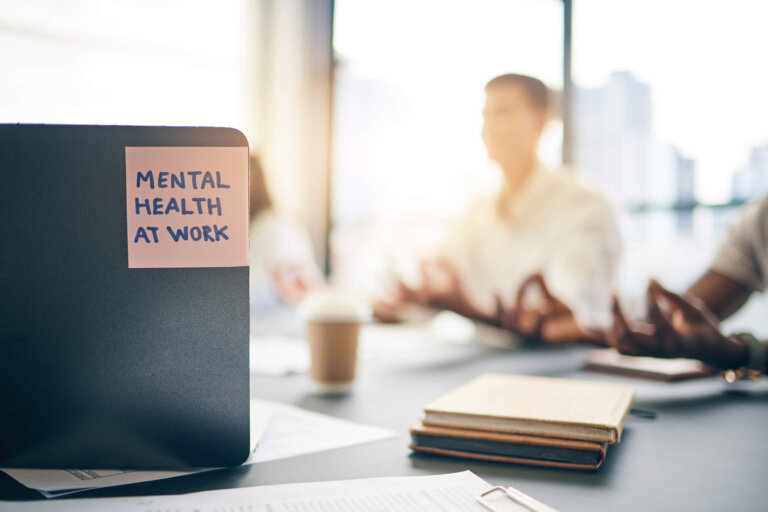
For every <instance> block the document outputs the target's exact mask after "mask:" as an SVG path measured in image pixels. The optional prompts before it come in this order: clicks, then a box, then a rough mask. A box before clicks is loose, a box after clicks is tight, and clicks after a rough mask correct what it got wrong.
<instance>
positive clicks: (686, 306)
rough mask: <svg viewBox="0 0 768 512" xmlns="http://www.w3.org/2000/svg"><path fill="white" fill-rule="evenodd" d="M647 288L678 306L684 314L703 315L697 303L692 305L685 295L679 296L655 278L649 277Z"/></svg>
mask: <svg viewBox="0 0 768 512" xmlns="http://www.w3.org/2000/svg"><path fill="white" fill-rule="evenodd" d="M649 289H651V290H652V291H653V293H654V294H655V295H657V296H661V297H664V299H665V300H667V301H668V302H670V303H671V304H672V305H674V306H676V307H678V308H680V309H681V310H682V311H683V313H685V314H686V315H689V316H692V317H702V316H705V315H704V312H703V311H701V309H699V307H697V305H694V304H693V303H692V302H691V301H689V300H688V299H686V298H685V297H681V296H680V295H678V294H676V293H674V292H671V291H669V290H667V289H666V288H664V287H663V286H661V284H659V282H658V281H656V280H653V279H651V282H650V285H649Z"/></svg>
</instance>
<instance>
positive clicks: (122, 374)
mask: <svg viewBox="0 0 768 512" xmlns="http://www.w3.org/2000/svg"><path fill="white" fill-rule="evenodd" d="M247 176H248V143H247V141H246V139H245V137H244V136H243V135H242V133H240V132H238V131H237V130H233V129H228V128H200V127H140V126H73V125H0V179H1V180H2V181H1V182H0V467H20V468H21V467H27V468H104V469H107V468H142V469H149V468H158V469H160V468H163V469H176V468H187V467H212V466H213V467H219V466H234V465H238V464H240V463H242V462H243V461H244V460H245V459H246V458H247V457H248V455H249V452H250V449H251V447H250V444H251V443H250V439H249V373H248V344H249V341H248V323H249V319H248V315H249V310H248V206H247V205H248V198H247V195H248V186H247V184H248V181H247V180H248V178H247Z"/></svg>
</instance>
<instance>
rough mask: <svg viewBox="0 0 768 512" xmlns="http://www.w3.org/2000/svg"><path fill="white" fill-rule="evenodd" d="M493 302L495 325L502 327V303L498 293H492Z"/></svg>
mask: <svg viewBox="0 0 768 512" xmlns="http://www.w3.org/2000/svg"><path fill="white" fill-rule="evenodd" d="M493 302H494V304H495V305H496V320H495V322H496V325H498V326H499V327H502V328H504V327H505V325H504V317H505V315H504V303H503V302H502V301H501V295H500V294H499V293H495V294H493Z"/></svg>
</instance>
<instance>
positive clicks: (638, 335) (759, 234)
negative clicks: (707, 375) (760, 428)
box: [608, 196, 768, 378]
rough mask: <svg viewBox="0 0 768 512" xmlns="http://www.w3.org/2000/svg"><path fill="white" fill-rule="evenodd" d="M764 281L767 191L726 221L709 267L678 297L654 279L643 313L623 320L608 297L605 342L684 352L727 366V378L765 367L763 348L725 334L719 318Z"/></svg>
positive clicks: (641, 350) (744, 336)
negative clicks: (609, 318) (609, 322)
mask: <svg viewBox="0 0 768 512" xmlns="http://www.w3.org/2000/svg"><path fill="white" fill-rule="evenodd" d="M766 286H768V196H766V197H764V198H763V199H762V200H761V201H760V203H759V204H757V205H750V206H749V207H747V208H746V209H745V212H744V214H743V215H742V217H741V219H740V220H739V221H738V222H736V223H735V224H734V225H733V226H731V228H730V230H729V232H728V237H727V238H726V240H725V241H724V242H723V244H722V245H721V246H720V248H719V249H718V251H717V253H716V255H715V258H714V261H713V262H712V265H711V266H710V268H709V270H708V271H707V272H705V273H704V275H702V276H701V277H700V278H699V279H698V280H697V281H696V282H695V283H694V284H693V285H691V287H690V288H689V289H688V291H687V292H686V293H685V295H683V296H680V295H677V294H675V293H673V292H671V291H669V290H666V289H665V288H663V287H662V286H661V285H660V284H659V283H657V282H656V281H651V283H650V285H649V286H648V292H647V296H646V299H647V304H648V318H647V321H645V322H633V324H632V325H630V323H629V322H628V321H627V319H626V316H625V315H624V312H623V311H622V309H621V306H620V305H619V302H618V300H617V299H616V298H615V297H614V299H613V310H614V323H613V328H612V329H611V331H610V332H609V333H608V341H609V342H610V344H611V345H613V346H614V347H615V348H617V349H618V350H619V351H621V352H623V353H626V354H630V355H646V356H655V357H672V358H674V357H687V358H693V359H700V360H702V361H704V362H705V363H708V364H709V365H711V366H713V367H715V368H719V369H723V370H731V378H737V377H741V376H744V375H748V374H750V375H753V376H759V375H761V374H764V373H765V371H766V362H767V361H768V353H767V350H768V347H766V345H764V344H761V343H760V342H759V341H758V340H757V339H755V337H754V336H752V335H750V334H748V333H737V334H733V335H730V336H727V335H725V334H723V333H722V332H721V331H720V321H721V320H723V319H725V318H727V317H729V316H730V315H732V314H733V313H735V312H736V311H737V310H738V309H739V308H741V306H743V305H744V303H746V301H747V300H748V299H749V297H750V296H751V295H752V293H754V292H756V291H759V292H763V291H765V289H766Z"/></svg>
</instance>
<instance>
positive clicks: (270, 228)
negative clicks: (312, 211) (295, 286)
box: [249, 209, 320, 316]
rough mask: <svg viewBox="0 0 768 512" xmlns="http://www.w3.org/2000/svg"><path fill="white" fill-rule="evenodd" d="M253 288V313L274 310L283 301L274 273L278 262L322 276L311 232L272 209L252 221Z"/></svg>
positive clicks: (251, 282)
mask: <svg viewBox="0 0 768 512" xmlns="http://www.w3.org/2000/svg"><path fill="white" fill-rule="evenodd" d="M250 259H251V269H250V273H249V278H250V279H249V281H250V282H249V291H250V303H251V313H252V316H253V315H260V314H268V313H272V312H273V310H274V309H275V308H278V307H280V306H281V305H283V302H282V300H281V299H280V294H279V293H278V291H277V288H276V286H275V284H274V281H273V279H272V276H271V274H270V273H271V272H272V270H273V269H274V268H275V266H277V265H286V264H287V265H296V266H298V267H300V268H301V269H302V270H303V272H304V273H305V276H308V277H312V278H316V279H318V280H319V278H320V271H319V269H318V268H317V264H316V263H315V259H314V256H313V253H312V242H311V241H310V239H309V233H307V231H306V229H304V228H303V227H302V226H301V225H299V224H298V223H296V222H293V221H291V220H289V219H288V218H286V217H283V216H281V215H280V214H278V213H276V212H275V211H274V210H272V209H268V210H265V211H263V212H261V213H260V214H259V215H258V216H257V217H256V218H255V219H252V220H251V225H250Z"/></svg>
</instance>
